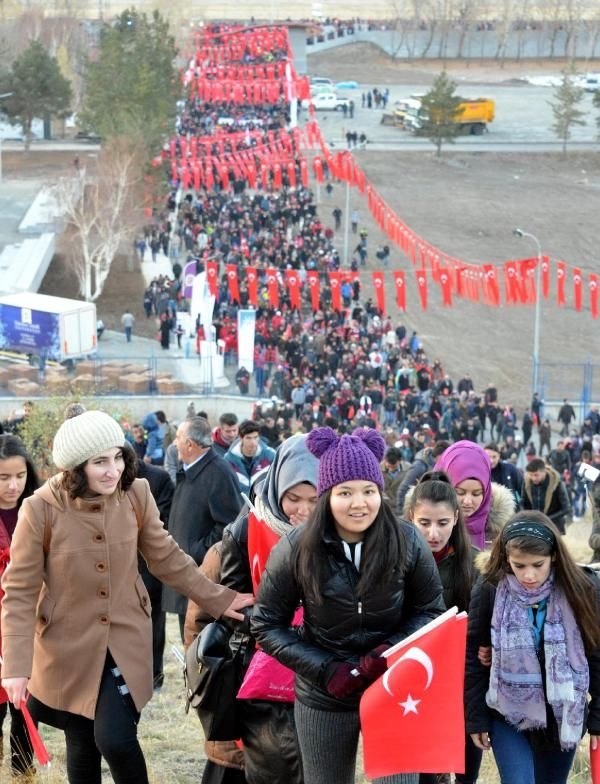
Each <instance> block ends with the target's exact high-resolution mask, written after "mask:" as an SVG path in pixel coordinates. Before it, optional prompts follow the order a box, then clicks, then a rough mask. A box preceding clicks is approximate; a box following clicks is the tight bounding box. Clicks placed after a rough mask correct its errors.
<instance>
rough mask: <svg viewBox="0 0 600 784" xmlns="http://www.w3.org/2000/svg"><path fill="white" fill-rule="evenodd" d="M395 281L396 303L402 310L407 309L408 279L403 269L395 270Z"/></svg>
mask: <svg viewBox="0 0 600 784" xmlns="http://www.w3.org/2000/svg"><path fill="white" fill-rule="evenodd" d="M393 274H394V283H395V286H396V304H397V305H398V308H399V309H400V310H403V311H404V310H406V285H405V283H406V281H405V279H404V272H402V270H394V273H393Z"/></svg>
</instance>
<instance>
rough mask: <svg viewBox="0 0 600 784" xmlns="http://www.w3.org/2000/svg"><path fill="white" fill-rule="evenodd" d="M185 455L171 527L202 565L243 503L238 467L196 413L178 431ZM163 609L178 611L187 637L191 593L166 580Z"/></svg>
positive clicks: (179, 449) (177, 439)
mask: <svg viewBox="0 0 600 784" xmlns="http://www.w3.org/2000/svg"><path fill="white" fill-rule="evenodd" d="M175 444H176V446H177V453H178V456H179V460H180V462H181V463H182V465H183V468H182V470H180V471H178V472H177V484H176V487H175V494H174V496H173V503H172V505H171V513H170V514H169V526H168V528H169V533H170V534H171V536H172V537H173V539H175V541H176V542H177V544H178V545H179V546H180V547H181V549H182V550H183V551H184V552H186V553H188V554H189V555H191V556H192V558H194V560H195V561H196V563H197V564H198V565H200V564H201V563H202V561H203V559H204V556H205V555H206V552H207V550H208V549H209V548H210V547H211V546H212V545H213V544H214V543H215V542H218V541H220V539H221V537H222V535H223V528H225V526H226V525H227V524H228V523H231V522H232V521H233V520H235V518H236V517H237V515H238V513H239V511H240V510H241V508H242V497H241V495H240V491H239V487H238V483H237V480H236V478H235V473H234V471H233V469H232V468H231V467H230V466H229V465H228V464H227V463H226V462H225V460H224V459H223V458H222V457H220V456H219V455H217V453H216V452H215V451H214V450H213V448H212V433H211V428H210V425H209V423H208V420H206V419H204V417H201V416H192V417H188V418H186V419H184V420H183V422H182V423H181V424H180V425H179V427H178V428H177V435H176V437H175ZM162 604H163V609H164V610H166V612H173V613H177V615H178V616H179V624H180V631H181V639H182V640H183V627H184V622H185V613H186V609H187V598H186V597H185V596H183V595H182V594H179V593H177V592H176V591H174V590H173V589H172V588H169V587H168V586H166V585H165V586H164V589H163V603H162Z"/></svg>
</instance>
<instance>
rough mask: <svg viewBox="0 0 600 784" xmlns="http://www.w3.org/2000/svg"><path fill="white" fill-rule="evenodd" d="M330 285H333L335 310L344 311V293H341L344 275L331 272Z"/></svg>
mask: <svg viewBox="0 0 600 784" xmlns="http://www.w3.org/2000/svg"><path fill="white" fill-rule="evenodd" d="M329 283H330V285H331V304H332V305H333V309H334V310H341V309H342V293H341V291H340V286H341V284H342V273H341V272H330V273H329Z"/></svg>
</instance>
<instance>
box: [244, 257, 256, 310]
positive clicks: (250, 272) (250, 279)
mask: <svg viewBox="0 0 600 784" xmlns="http://www.w3.org/2000/svg"><path fill="white" fill-rule="evenodd" d="M246 282H247V283H248V301H249V302H250V304H251V305H254V307H256V306H257V305H258V275H257V272H256V267H246Z"/></svg>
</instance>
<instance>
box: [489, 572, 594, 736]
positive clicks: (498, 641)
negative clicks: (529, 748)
mask: <svg viewBox="0 0 600 784" xmlns="http://www.w3.org/2000/svg"><path fill="white" fill-rule="evenodd" d="M544 600H546V601H547V613H546V621H545V623H544V630H543V634H544V642H543V644H544V656H545V666H546V673H545V676H546V682H545V686H546V694H545V695H544V683H543V680H542V673H541V669H540V663H539V660H538V657H537V653H536V649H535V636H534V630H533V625H532V622H531V618H530V614H529V612H528V610H529V608H531V607H532V606H533V605H535V604H539V603H540V602H542V601H544ZM588 686H589V669H588V663H587V659H586V656H585V651H584V647H583V640H582V638H581V633H580V631H579V628H578V626H577V623H576V620H575V617H574V615H573V610H572V609H571V607H570V605H569V604H568V602H567V600H566V598H565V596H564V593H563V592H562V590H561V589H560V588H559V587H558V586H555V584H554V570H553V571H552V572H551V574H550V576H549V577H548V579H547V580H546V582H545V583H544V584H543V585H542V586H541V588H538V589H537V590H536V591H528V590H525V589H524V588H523V587H522V586H521V584H520V583H519V581H518V580H517V578H516V577H515V576H514V575H507V576H506V577H505V578H504V579H502V580H501V581H500V583H499V585H498V589H497V591H496V600H495V602H494V612H493V615H492V668H491V673H490V685H489V690H488V693H487V695H486V701H487V704H488V706H489V707H490V708H493V709H494V710H496V711H498V712H499V713H500V714H501V715H502V716H503V717H504V718H505V719H506V721H507V722H508V723H509V724H511V725H512V726H514V727H516V728H517V729H519V730H529V729H540V728H545V727H546V700H547V701H548V703H549V705H550V706H551V708H552V711H553V713H554V717H555V719H556V723H557V725H558V731H559V737H560V746H561V749H562V750H563V751H566V750H569V749H573V748H575V747H576V746H577V744H578V743H579V741H580V740H581V736H582V734H583V722H584V718H585V706H586V702H587V693H588Z"/></svg>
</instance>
